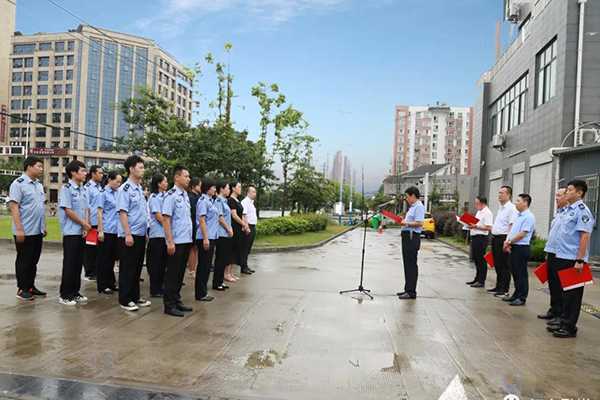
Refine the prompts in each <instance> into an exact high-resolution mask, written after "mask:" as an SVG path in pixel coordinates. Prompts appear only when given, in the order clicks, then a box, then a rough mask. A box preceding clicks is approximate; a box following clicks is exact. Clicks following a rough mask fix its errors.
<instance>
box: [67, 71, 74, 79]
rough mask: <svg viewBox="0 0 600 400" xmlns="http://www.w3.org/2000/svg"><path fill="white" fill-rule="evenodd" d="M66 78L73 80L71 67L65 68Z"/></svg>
mask: <svg viewBox="0 0 600 400" xmlns="http://www.w3.org/2000/svg"><path fill="white" fill-rule="evenodd" d="M67 80H68V81H72V80H73V70H72V69H68V70H67Z"/></svg>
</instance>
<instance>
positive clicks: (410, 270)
mask: <svg viewBox="0 0 600 400" xmlns="http://www.w3.org/2000/svg"><path fill="white" fill-rule="evenodd" d="M420 248H421V234H419V233H412V234H411V232H402V261H403V263H404V281H405V283H404V291H405V292H406V293H408V294H409V295H411V296H416V295H417V279H418V277H419V267H418V266H417V256H418V254H419V249H420Z"/></svg>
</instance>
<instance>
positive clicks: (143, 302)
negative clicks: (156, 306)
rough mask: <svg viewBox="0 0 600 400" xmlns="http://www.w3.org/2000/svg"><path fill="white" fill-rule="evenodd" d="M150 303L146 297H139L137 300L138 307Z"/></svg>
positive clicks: (148, 305) (147, 305)
mask: <svg viewBox="0 0 600 400" xmlns="http://www.w3.org/2000/svg"><path fill="white" fill-rule="evenodd" d="M151 304H152V303H151V302H150V300H146V299H139V300H138V302H137V305H138V307H150V305H151Z"/></svg>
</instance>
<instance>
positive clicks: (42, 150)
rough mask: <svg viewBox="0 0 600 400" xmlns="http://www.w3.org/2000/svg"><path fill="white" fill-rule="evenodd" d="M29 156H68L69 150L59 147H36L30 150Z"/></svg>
mask: <svg viewBox="0 0 600 400" xmlns="http://www.w3.org/2000/svg"><path fill="white" fill-rule="evenodd" d="M29 154H31V155H34V156H46V157H50V156H68V155H69V149H61V148H58V147H54V148H48V147H34V148H32V149H29Z"/></svg>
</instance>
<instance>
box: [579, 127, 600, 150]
mask: <svg viewBox="0 0 600 400" xmlns="http://www.w3.org/2000/svg"><path fill="white" fill-rule="evenodd" d="M594 143H600V130H598V129H594V128H583V129H579V132H578V135H577V139H576V141H575V145H576V146H585V145H590V144H594Z"/></svg>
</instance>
